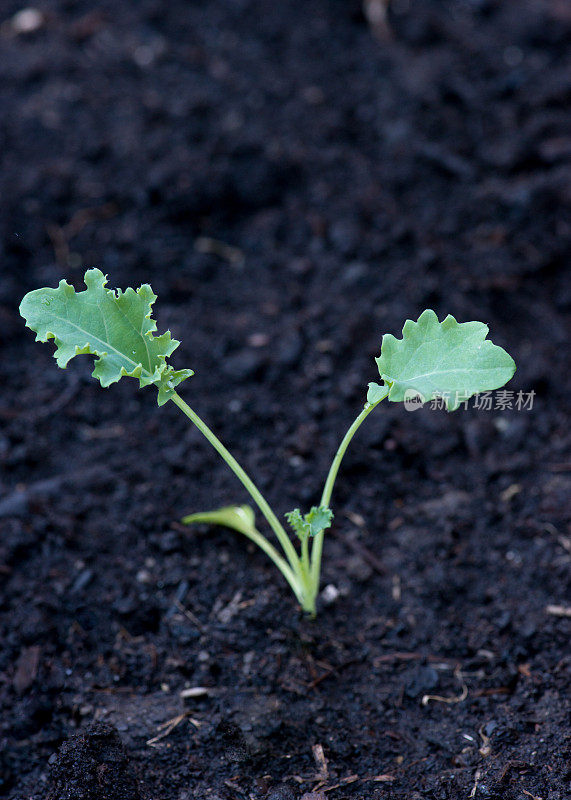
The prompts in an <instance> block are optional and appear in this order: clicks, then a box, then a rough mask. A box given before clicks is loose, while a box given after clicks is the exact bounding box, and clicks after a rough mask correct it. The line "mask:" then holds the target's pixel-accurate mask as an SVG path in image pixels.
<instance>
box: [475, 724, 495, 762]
mask: <svg viewBox="0 0 571 800" xmlns="http://www.w3.org/2000/svg"><path fill="white" fill-rule="evenodd" d="M478 733H479V735H480V739H481V740H482V746H481V747H480V749H479V751H478V752H479V753H480V755H481V756H482V757H483V758H486V757H487V756H489V755H490V753H491V752H492V748H491V747H490V737H489V736H486V734H485V733H484V726H483V725H482V726H481V727H480V730H479V731H478Z"/></svg>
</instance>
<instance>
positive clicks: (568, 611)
mask: <svg viewBox="0 0 571 800" xmlns="http://www.w3.org/2000/svg"><path fill="white" fill-rule="evenodd" d="M545 610H546V611H547V613H548V614H552V615H553V616H554V617H571V606H547V607H546V609H545Z"/></svg>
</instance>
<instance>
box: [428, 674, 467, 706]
mask: <svg viewBox="0 0 571 800" xmlns="http://www.w3.org/2000/svg"><path fill="white" fill-rule="evenodd" d="M454 677H456V678H457V679H458V680H459V681H460V682H461V684H462V691H461V692H460V694H459V695H458V696H457V697H441V696H440V695H438V694H425V695H424V697H423V698H422V701H421V702H422V705H423V706H426V705H428V703H429V702H430V701H431V700H433V701H434V702H435V703H463V702H464V700H465V699H466V698H467V697H468V687H467V686H466V683H465V682H464V678H463V677H462V672H461V671H460V670H459V669H456V670H455V672H454Z"/></svg>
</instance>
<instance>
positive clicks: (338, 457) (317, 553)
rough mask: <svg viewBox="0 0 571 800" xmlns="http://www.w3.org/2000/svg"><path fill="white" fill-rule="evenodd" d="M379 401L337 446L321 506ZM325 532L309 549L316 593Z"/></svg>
mask: <svg viewBox="0 0 571 800" xmlns="http://www.w3.org/2000/svg"><path fill="white" fill-rule="evenodd" d="M380 402H381V401H380V400H379V401H378V402H377V403H366V404H365V408H364V409H363V410H362V411H361V413H360V414H359V416H358V417H357V419H356V420H355V421H354V422H353V424H352V425H351V427H350V428H349V430H348V431H347V433H346V434H345V436H344V437H343V440H342V442H341V444H340V445H339V447H338V449H337V452H336V453H335V458H334V459H333V462H332V464H331V466H330V468H329V473H328V475H327V479H326V481H325V486H324V487H323V494H322V495H321V503H320V505H321V506H326V507H327V508H328V507H329V504H330V502H331V495H332V493H333V487H334V485H335V480H336V478H337V473H338V472H339V467H340V466H341V461H342V460H343V456H344V455H345V451H346V450H347V448H348V447H349V442H350V441H351V439H352V438H353V436H354V435H355V434H356V433H357V431H358V429H359V427H360V426H361V424H362V423H363V422H364V420H365V419H366V418H367V417H368V416H369V414H370V413H371V411H372V410H373V409H374V408H376V407H377V406H378V405H379V403H380ZM324 534H325V531H320V532H319V533H318V534H317V536H316V537H315V538H314V540H313V546H312V548H311V578H312V583H313V584H314V585H315V587H316V593H317V591H318V589H319V576H320V575H321V555H322V552H323V537H324Z"/></svg>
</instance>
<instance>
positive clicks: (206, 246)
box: [194, 236, 246, 267]
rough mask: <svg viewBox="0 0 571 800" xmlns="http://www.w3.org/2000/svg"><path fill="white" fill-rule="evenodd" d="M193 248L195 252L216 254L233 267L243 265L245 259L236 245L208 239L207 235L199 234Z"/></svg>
mask: <svg viewBox="0 0 571 800" xmlns="http://www.w3.org/2000/svg"><path fill="white" fill-rule="evenodd" d="M194 249H195V250H196V251H197V253H207V254H208V255H214V256H218V258H222V259H224V260H225V261H228V262H229V263H230V264H232V266H233V267H243V266H244V262H245V261H246V259H245V258H244V253H243V252H242V251H241V250H239V249H238V248H237V247H232V245H229V244H226V242H221V241H219V240H218V239H210V238H209V237H208V236H199V237H198V239H197V240H196V241H195V243H194Z"/></svg>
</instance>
